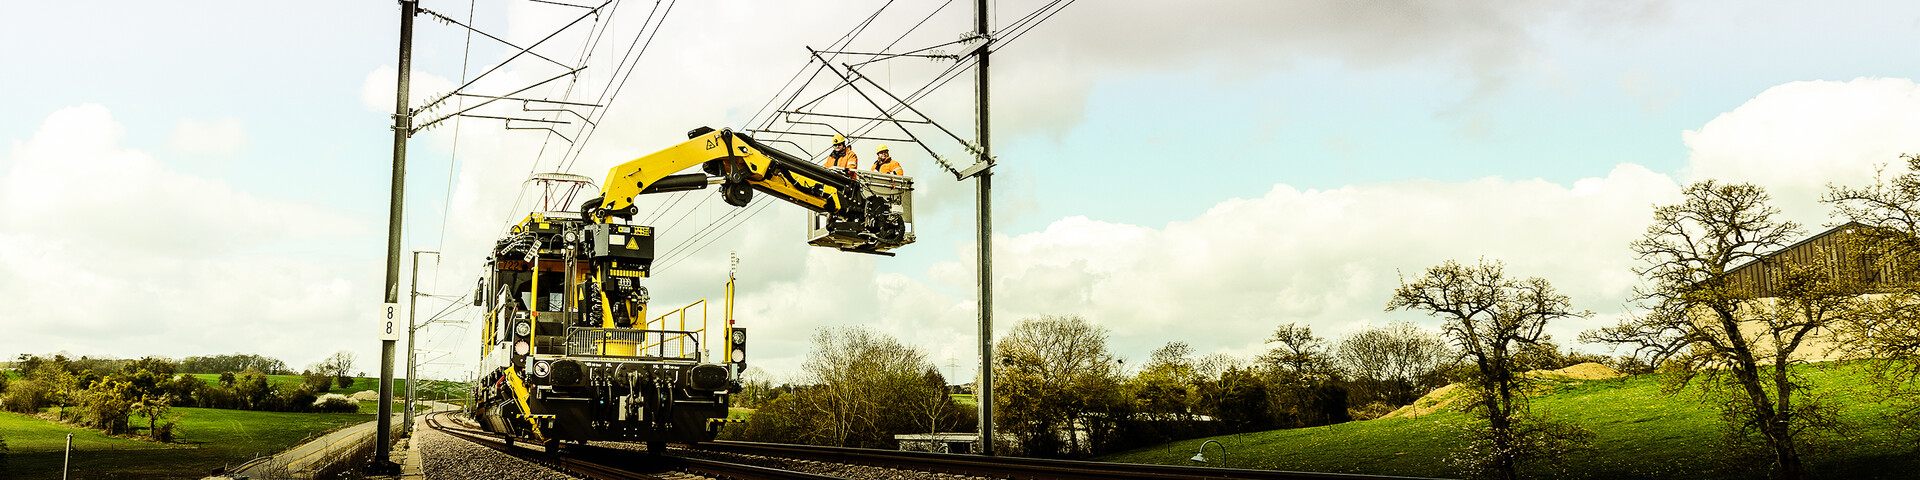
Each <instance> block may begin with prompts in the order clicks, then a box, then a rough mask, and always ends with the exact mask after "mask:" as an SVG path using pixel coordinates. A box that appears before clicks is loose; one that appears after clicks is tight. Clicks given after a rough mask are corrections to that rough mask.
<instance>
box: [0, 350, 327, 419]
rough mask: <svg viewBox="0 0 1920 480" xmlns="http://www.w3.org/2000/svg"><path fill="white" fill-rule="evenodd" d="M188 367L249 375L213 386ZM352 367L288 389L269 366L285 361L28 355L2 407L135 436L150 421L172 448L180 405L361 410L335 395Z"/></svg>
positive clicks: (227, 377) (5, 389) (6, 385)
mask: <svg viewBox="0 0 1920 480" xmlns="http://www.w3.org/2000/svg"><path fill="white" fill-rule="evenodd" d="M188 366H192V367H193V368H194V369H195V370H202V369H206V368H214V367H223V366H225V367H234V366H237V367H242V369H241V370H238V371H231V370H230V371H224V372H218V373H219V376H218V377H217V380H215V381H214V382H212V383H209V382H207V381H206V380H203V379H201V378H200V377H198V376H195V375H191V374H190V373H203V374H210V373H214V372H209V371H205V370H202V371H199V372H190V371H187V368H186V367H188ZM352 366H353V354H351V353H348V352H345V351H342V352H338V353H335V354H334V355H333V356H331V357H328V358H327V359H326V360H324V361H322V362H319V363H316V364H314V365H312V366H311V367H310V368H308V369H307V370H305V371H303V372H301V374H302V375H303V377H304V378H303V380H304V381H302V382H300V383H297V384H281V383H274V382H271V381H269V379H268V378H267V376H268V375H270V373H268V371H266V370H263V369H262V367H266V368H270V369H274V370H273V371H281V372H284V371H287V370H286V369H285V363H283V362H281V361H280V360H278V359H272V358H268V357H261V356H257V355H216V356H212V357H189V358H188V360H186V361H181V362H175V361H173V360H169V359H166V358H162V357H153V356H149V357H144V358H140V359H138V360H124V359H97V358H90V357H85V356H83V357H80V358H77V359H75V358H68V357H67V356H66V355H65V354H54V355H50V356H44V357H43V356H39V355H31V354H21V355H19V356H18V357H17V358H16V360H15V361H14V362H13V369H14V370H16V371H18V372H19V374H20V376H21V377H22V378H21V379H18V380H12V381H6V379H5V377H4V376H0V409H4V410H6V411H9V412H14V413H22V414H29V415H35V414H40V413H41V411H42V410H43V409H47V408H49V407H53V408H54V412H53V413H52V415H53V417H54V418H56V419H58V420H59V421H62V422H67V423H71V424H75V425H80V426H83V427H87V428H94V429H98V430H100V431H102V432H104V433H106V434H108V435H121V434H131V433H135V430H137V429H136V425H134V424H132V419H133V417H134V416H136V415H137V416H139V417H140V418H142V419H144V420H145V422H146V425H145V427H146V428H145V430H146V436H148V437H149V438H152V439H154V440H157V441H162V442H167V441H172V440H173V438H174V436H175V435H176V434H177V429H178V422H179V416H178V414H176V413H174V412H173V410H172V409H173V408H174V407H203V408H227V409H244V410H266V411H282V412H344V413H351V412H357V411H359V405H358V403H357V402H355V401H354V400H352V399H350V398H347V397H346V396H343V395H338V394H328V393H327V392H328V391H329V390H331V389H332V388H333V387H334V385H336V384H337V385H339V386H341V387H345V386H347V385H349V384H351V383H352V381H353V377H350V376H346V372H347V371H349V370H350V369H351V368H352Z"/></svg>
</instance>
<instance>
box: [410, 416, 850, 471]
mask: <svg viewBox="0 0 1920 480" xmlns="http://www.w3.org/2000/svg"><path fill="white" fill-rule="evenodd" d="M447 415H448V414H435V415H429V416H428V417H427V418H426V425H427V428H431V429H434V430H436V431H439V432H441V433H445V434H447V435H451V436H454V437H457V438H460V439H463V440H466V441H469V442H472V443H474V444H476V445H480V446H482V447H486V448H488V449H490V450H493V451H494V452H498V453H500V454H502V455H507V456H511V457H514V458H518V459H521V460H525V461H528V462H532V463H534V464H537V465H540V466H543V467H546V468H550V469H553V470H555V471H559V472H562V473H565V474H569V475H573V476H578V477H585V478H593V479H602V480H641V479H645V480H655V479H676V480H677V479H685V478H689V475H691V476H693V477H695V478H720V479H736V480H844V479H841V478H840V477H830V476H824V475H816V474H811V473H805V472H796V471H790V470H780V469H773V468H766V467H760V466H754V465H743V464H738V463H731V462H721V461H714V460H706V459H695V458H683V457H671V456H663V457H655V456H650V455H644V454H641V455H636V454H634V452H633V451H630V450H622V449H613V448H605V447H597V446H591V445H568V446H567V448H566V453H547V452H544V451H540V450H537V449H536V448H534V447H533V446H530V445H526V444H524V443H516V444H513V445H509V444H507V441H506V439H505V437H502V436H500V435H496V434H492V433H487V432H482V431H478V430H475V429H471V428H467V427H465V426H460V425H455V424H452V422H449V421H447V419H446V417H447ZM428 476H429V477H432V474H431V472H429V475H428ZM509 476H511V475H510V474H509Z"/></svg>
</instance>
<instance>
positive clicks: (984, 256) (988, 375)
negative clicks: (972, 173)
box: [973, 0, 994, 456]
mask: <svg viewBox="0 0 1920 480" xmlns="http://www.w3.org/2000/svg"><path fill="white" fill-rule="evenodd" d="M973 15H974V16H973V20H974V21H973V24H974V25H973V26H974V33H975V34H977V35H979V36H980V50H978V51H977V52H976V53H975V55H979V56H980V68H979V69H977V70H975V71H974V80H973V82H974V86H975V88H974V92H975V94H976V95H975V99H974V101H975V102H977V103H976V106H975V108H976V111H975V115H974V128H975V130H976V134H977V135H979V137H980V161H981V162H992V161H993V155H992V154H991V153H990V150H988V149H987V137H988V132H989V130H988V128H987V52H988V51H989V48H990V47H992V46H993V37H992V36H990V34H989V33H988V32H987V0H974V10H973ZM986 165H989V167H988V168H987V169H984V170H981V171H980V173H978V174H976V175H977V176H976V177H975V180H977V181H979V182H980V183H979V184H978V185H979V187H980V192H979V193H978V194H977V195H978V196H979V197H980V205H979V212H980V219H979V220H978V222H979V229H980V241H979V244H980V384H979V387H980V388H979V390H980V391H978V392H975V395H976V396H975V397H974V398H976V399H978V400H979V401H980V453H981V454H982V455H986V456H993V455H994V452H993V439H994V437H993V209H992V206H993V196H992V195H989V194H988V193H989V191H988V190H989V186H990V185H991V184H992V180H993V169H992V167H991V165H992V164H991V163H986Z"/></svg>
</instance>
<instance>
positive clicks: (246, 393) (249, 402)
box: [233, 368, 273, 410]
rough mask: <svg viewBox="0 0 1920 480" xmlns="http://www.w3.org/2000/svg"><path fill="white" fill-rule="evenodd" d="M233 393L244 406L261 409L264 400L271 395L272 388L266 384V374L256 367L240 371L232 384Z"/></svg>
mask: <svg viewBox="0 0 1920 480" xmlns="http://www.w3.org/2000/svg"><path fill="white" fill-rule="evenodd" d="M233 393H234V395H235V396H236V397H238V398H239V400H240V401H241V402H243V403H244V404H245V405H246V408H249V409H255V410H262V409H265V408H263V407H265V406H267V404H266V401H267V399H268V398H270V397H272V396H273V390H272V389H271V388H270V387H269V386H268V384H267V374H265V373H261V372H260V371H259V370H256V369H251V368H249V369H247V371H245V372H240V375H239V380H238V381H236V382H234V384H233Z"/></svg>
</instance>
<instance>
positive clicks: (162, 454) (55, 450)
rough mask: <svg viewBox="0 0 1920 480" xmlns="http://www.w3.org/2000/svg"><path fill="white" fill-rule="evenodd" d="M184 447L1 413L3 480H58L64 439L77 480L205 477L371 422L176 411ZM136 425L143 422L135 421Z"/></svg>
mask: <svg viewBox="0 0 1920 480" xmlns="http://www.w3.org/2000/svg"><path fill="white" fill-rule="evenodd" d="M174 411H175V412H178V413H179V414H180V417H181V418H180V425H179V430H177V432H178V435H179V443H169V444H162V443H154V442H149V441H145V440H139V439H134V438H124V437H110V436H106V435H103V434H101V433H100V432H99V431H98V430H91V429H85V428H79V427H74V426H69V425H62V424H58V423H53V422H49V421H46V420H41V419H39V418H34V417H29V416H26V415H20V414H15V413H0V432H5V436H6V439H7V447H8V449H9V452H8V454H7V463H8V468H7V470H5V471H4V472H0V478H19V479H43V478H45V479H57V478H60V463H61V460H62V455H63V449H64V448H65V444H66V439H67V437H66V436H67V434H68V433H71V434H73V464H72V472H71V473H72V478H200V477H204V476H206V475H207V473H208V472H210V471H211V470H212V469H214V468H218V467H222V466H228V465H236V466H237V465H238V464H240V463H241V462H245V461H247V460H248V459H250V458H253V457H254V456H256V455H262V454H271V453H275V452H279V451H281V450H284V449H286V448H288V447H291V446H293V445H295V444H298V443H300V442H301V441H302V440H304V439H306V438H307V437H308V436H310V435H314V434H318V433H322V432H326V431H329V430H333V429H335V428H339V427H344V426H347V425H353V424H357V423H361V422H366V421H370V420H373V417H374V416H373V415H366V414H357V413H283V412H255V411H246V410H220V409H210V408H176V409H174ZM133 423H135V424H138V425H141V426H142V427H144V425H145V424H146V421H145V420H144V419H141V418H139V417H135V419H134V422H133Z"/></svg>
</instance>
